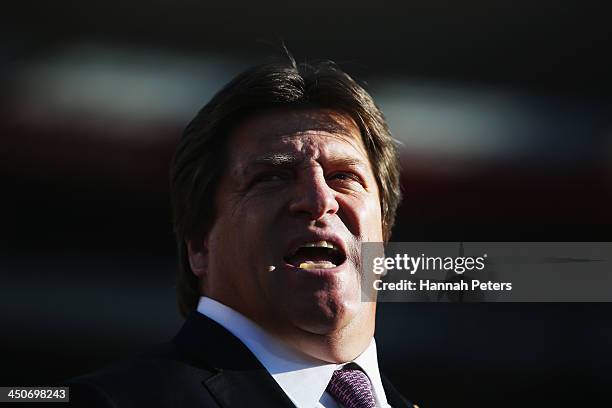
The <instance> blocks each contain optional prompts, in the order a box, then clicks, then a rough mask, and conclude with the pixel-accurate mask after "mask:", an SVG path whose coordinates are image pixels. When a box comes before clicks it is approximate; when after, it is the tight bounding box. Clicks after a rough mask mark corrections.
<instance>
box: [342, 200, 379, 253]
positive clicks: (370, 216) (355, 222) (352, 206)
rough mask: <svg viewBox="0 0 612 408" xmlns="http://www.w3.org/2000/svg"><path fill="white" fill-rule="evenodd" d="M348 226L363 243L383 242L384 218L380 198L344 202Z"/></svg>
mask: <svg viewBox="0 0 612 408" xmlns="http://www.w3.org/2000/svg"><path fill="white" fill-rule="evenodd" d="M343 204H344V205H343V206H342V207H343V212H344V214H345V218H346V221H345V223H346V226H347V228H348V229H349V231H351V233H353V235H355V236H358V237H360V238H361V239H362V240H363V241H366V242H367V241H369V242H382V240H383V233H382V216H381V209H380V203H379V201H378V198H376V199H374V198H372V197H366V198H363V197H361V198H360V197H349V198H346V199H345V200H344V202H343Z"/></svg>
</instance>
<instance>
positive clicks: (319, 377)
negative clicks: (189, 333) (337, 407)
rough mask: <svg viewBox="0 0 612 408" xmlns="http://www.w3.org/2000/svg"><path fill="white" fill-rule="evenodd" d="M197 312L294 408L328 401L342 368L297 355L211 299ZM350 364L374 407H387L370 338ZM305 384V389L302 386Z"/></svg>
mask: <svg viewBox="0 0 612 408" xmlns="http://www.w3.org/2000/svg"><path fill="white" fill-rule="evenodd" d="M197 310H198V312H200V313H202V314H203V315H205V316H208V317H209V318H210V319H212V320H214V321H215V322H217V323H219V324H220V325H221V326H223V327H224V328H225V329H227V330H228V331H229V332H230V333H232V334H233V335H234V336H236V337H237V338H238V339H240V340H241V341H242V342H243V343H244V344H245V346H247V348H248V349H249V350H250V351H251V352H252V353H253V354H254V355H255V357H257V359H258V360H259V361H260V362H261V364H262V365H263V366H264V367H265V369H266V370H267V371H268V372H269V373H270V374H271V375H272V377H273V378H274V380H275V381H276V382H277V383H278V385H279V386H280V387H281V388H282V389H283V391H284V392H285V394H287V396H288V397H289V398H290V399H291V401H292V402H293V403H294V404H295V405H296V406H297V407H300V408H302V407H308V408H310V407H316V406H322V405H319V401H320V400H322V399H323V400H329V398H328V396H327V395H325V396H324V393H325V388H326V387H327V384H328V383H329V380H330V379H331V377H332V374H333V372H334V371H335V370H337V369H339V368H341V367H342V366H343V365H344V364H339V365H337V364H332V363H328V362H326V361H321V360H318V359H315V358H313V357H310V356H308V355H306V354H304V353H301V352H299V351H298V350H296V349H293V348H291V347H289V346H287V345H285V344H284V343H282V342H281V341H280V340H278V339H277V338H275V337H273V336H272V335H270V334H268V333H267V332H265V331H264V330H263V329H262V328H261V327H259V326H258V325H257V324H255V323H254V322H252V321H251V320H249V319H248V318H246V317H245V316H243V315H242V314H240V313H238V312H237V311H235V310H233V309H231V308H229V307H227V306H225V305H224V304H222V303H219V302H217V301H216V300H214V299H211V298H208V297H205V296H202V297H201V298H200V301H199V303H198V308H197ZM353 362H355V363H357V364H358V365H359V366H360V367H361V368H362V369H363V371H364V372H365V373H366V375H367V376H368V377H369V378H370V382H371V383H372V389H373V391H374V396H375V398H376V406H378V407H388V406H389V405H388V403H387V399H386V396H385V391H384V389H383V386H382V381H381V378H380V372H379V370H378V358H377V354H376V342H375V341H374V338H372V341H371V342H370V345H369V346H368V347H367V348H366V349H365V351H364V352H363V353H361V354H360V355H359V357H357V358H356V359H355V360H354V361H353ZM305 384H308V386H304V385H305ZM323 397H326V398H323ZM326 405H327V404H326Z"/></svg>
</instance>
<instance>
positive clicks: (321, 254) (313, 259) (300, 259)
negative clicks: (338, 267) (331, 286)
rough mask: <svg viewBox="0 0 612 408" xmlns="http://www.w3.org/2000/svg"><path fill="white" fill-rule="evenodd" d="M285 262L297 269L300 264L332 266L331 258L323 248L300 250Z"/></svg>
mask: <svg viewBox="0 0 612 408" xmlns="http://www.w3.org/2000/svg"><path fill="white" fill-rule="evenodd" d="M287 261H288V262H289V263H290V264H292V265H293V266H297V267H299V266H300V265H301V264H331V265H333V264H334V263H333V262H334V259H333V256H331V255H330V254H329V253H328V251H327V250H325V249H324V248H308V249H306V248H302V249H300V250H299V251H297V252H296V253H295V255H293V256H291V257H289V259H287Z"/></svg>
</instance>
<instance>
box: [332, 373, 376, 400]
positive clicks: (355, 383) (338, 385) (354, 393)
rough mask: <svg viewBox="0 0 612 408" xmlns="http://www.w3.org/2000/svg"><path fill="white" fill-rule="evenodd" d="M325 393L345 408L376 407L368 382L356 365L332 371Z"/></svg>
mask: <svg viewBox="0 0 612 408" xmlns="http://www.w3.org/2000/svg"><path fill="white" fill-rule="evenodd" d="M327 392H329V393H330V394H331V395H332V396H333V397H334V398H335V399H336V401H338V402H339V403H341V404H342V405H344V406H345V407H346V408H374V407H376V402H375V400H374V393H373V392H372V385H371V384H370V380H369V378H368V376H367V375H365V373H364V372H363V371H361V370H360V369H359V366H358V365H357V364H347V365H346V366H344V368H342V369H341V370H336V371H334V374H333V375H332V378H331V380H330V381H329V384H328V385H327Z"/></svg>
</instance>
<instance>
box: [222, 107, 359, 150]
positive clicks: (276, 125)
mask: <svg viewBox="0 0 612 408" xmlns="http://www.w3.org/2000/svg"><path fill="white" fill-rule="evenodd" d="M230 146H231V147H230V152H231V156H232V158H233V159H234V160H236V159H241V158H244V159H249V158H252V157H254V156H257V155H258V154H261V153H270V152H274V153H283V152H285V153H296V152H301V153H302V154H305V155H309V156H310V155H315V156H317V157H315V158H318V156H319V155H328V154H330V155H346V156H358V157H360V158H363V159H365V160H366V161H367V157H368V154H367V151H366V149H365V146H364V144H363V140H362V138H361V132H360V131H359V128H358V127H357V125H356V124H355V122H354V121H353V120H352V119H351V118H350V117H349V116H348V115H345V114H342V113H338V112H335V111H332V110H326V109H300V110H289V109H278V110H271V111H266V112H261V113H257V114H254V115H251V116H249V117H248V118H246V119H245V120H244V121H243V122H242V123H241V124H239V125H238V127H237V128H235V129H234V131H233V132H232V135H231V141H230Z"/></svg>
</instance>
